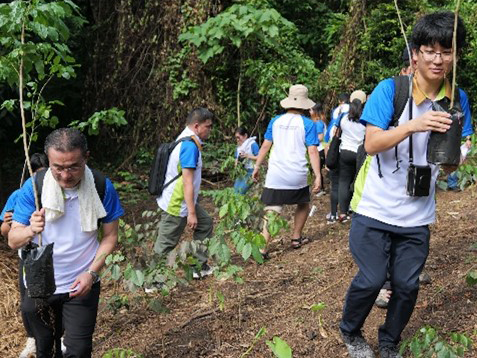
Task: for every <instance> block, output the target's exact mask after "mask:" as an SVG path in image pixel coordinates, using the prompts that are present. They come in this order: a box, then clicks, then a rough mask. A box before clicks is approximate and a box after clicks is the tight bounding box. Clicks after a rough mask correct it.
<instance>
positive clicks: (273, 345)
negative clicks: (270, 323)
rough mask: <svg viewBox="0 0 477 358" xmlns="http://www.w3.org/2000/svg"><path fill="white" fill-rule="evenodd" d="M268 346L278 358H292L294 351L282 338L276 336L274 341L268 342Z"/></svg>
mask: <svg viewBox="0 0 477 358" xmlns="http://www.w3.org/2000/svg"><path fill="white" fill-rule="evenodd" d="M267 346H268V347H270V349H271V350H272V352H273V354H275V356H276V357H277V358H292V349H291V348H290V346H289V345H288V343H287V342H285V341H284V340H282V339H281V338H280V337H277V336H275V337H273V340H272V341H267Z"/></svg>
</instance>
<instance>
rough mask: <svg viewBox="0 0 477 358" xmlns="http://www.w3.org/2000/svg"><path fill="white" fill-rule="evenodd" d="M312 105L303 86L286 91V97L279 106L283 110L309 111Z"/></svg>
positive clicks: (292, 87)
mask: <svg viewBox="0 0 477 358" xmlns="http://www.w3.org/2000/svg"><path fill="white" fill-rule="evenodd" d="M314 105H315V102H313V101H312V100H311V99H309V98H308V88H306V86H303V85H293V86H291V87H290V90H289V91H288V97H287V98H285V99H282V100H281V101H280V106H282V107H283V108H285V109H288V108H298V109H310V108H311V107H313V106H314Z"/></svg>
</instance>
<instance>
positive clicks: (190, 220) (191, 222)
mask: <svg viewBox="0 0 477 358" xmlns="http://www.w3.org/2000/svg"><path fill="white" fill-rule="evenodd" d="M187 226H188V227H189V228H190V229H191V230H195V229H196V227H197V215H196V214H195V213H189V214H187Z"/></svg>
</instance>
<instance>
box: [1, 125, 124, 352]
mask: <svg viewBox="0 0 477 358" xmlns="http://www.w3.org/2000/svg"><path fill="white" fill-rule="evenodd" d="M45 153H46V155H47V156H48V160H49V166H50V167H49V169H48V170H47V171H46V172H44V173H42V175H43V174H44V177H43V181H42V193H41V197H40V198H39V199H40V200H41V205H42V208H41V209H40V210H36V207H35V198H34V193H33V182H32V180H35V181H36V183H37V188H38V181H39V180H40V179H39V177H40V174H39V173H37V174H36V176H35V177H34V178H33V179H29V180H28V181H26V182H25V184H24V186H23V187H22V189H21V190H20V193H19V194H18V198H17V202H16V205H15V211H14V214H13V224H12V229H11V231H10V233H9V235H8V244H9V246H10V247H11V248H13V249H19V248H22V247H25V246H26V245H27V244H29V243H30V242H33V243H38V234H40V233H41V234H42V242H43V245H47V244H50V243H54V246H53V265H54V277H55V285H56V291H55V292H54V294H53V295H51V296H50V297H48V298H46V299H44V300H43V301H42V302H41V301H40V300H37V299H33V298H30V297H25V299H24V301H23V303H22V307H21V309H22V312H24V313H25V315H26V317H27V318H28V321H29V323H30V326H31V330H32V332H33V335H34V338H35V341H36V357H37V358H42V357H62V356H63V355H62V352H61V350H60V346H59V339H58V338H59V337H61V334H62V332H61V331H62V330H63V329H64V331H65V335H64V344H65V346H66V353H65V356H66V357H91V354H92V341H93V332H94V327H95V324H96V315H97V311H98V302H99V293H100V282H99V272H100V270H101V268H102V267H103V265H104V261H105V259H106V257H107V256H108V255H109V254H111V253H112V251H113V250H114V248H115V246H116V243H117V239H118V222H119V217H120V216H122V215H123V214H124V212H123V209H122V208H121V204H120V202H119V197H118V194H117V192H116V190H115V189H114V187H113V185H112V183H111V181H110V180H109V179H107V178H105V177H104V176H100V175H99V174H93V170H91V169H90V168H89V167H88V166H87V165H86V162H87V160H88V157H89V151H88V145H87V141H86V138H85V136H84V135H83V134H82V133H81V132H80V131H78V130H77V129H73V128H61V129H57V130H55V131H53V132H52V133H51V134H50V135H49V136H48V137H47V138H46V141H45ZM95 175H96V176H95ZM95 178H102V179H103V180H102V182H103V185H102V188H103V189H104V190H102V191H104V192H102V193H101V196H102V197H100V194H99V193H98V191H99V190H98V189H97V187H96V184H95ZM99 222H101V224H102V225H101V228H102V238H101V241H99V240H98V232H99V227H98V225H99Z"/></svg>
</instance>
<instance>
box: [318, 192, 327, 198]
mask: <svg viewBox="0 0 477 358" xmlns="http://www.w3.org/2000/svg"><path fill="white" fill-rule="evenodd" d="M323 195H326V191H324V190H320V191H319V192H318V193H316V194H315V196H316V197H317V198H319V197H320V196H323Z"/></svg>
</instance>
